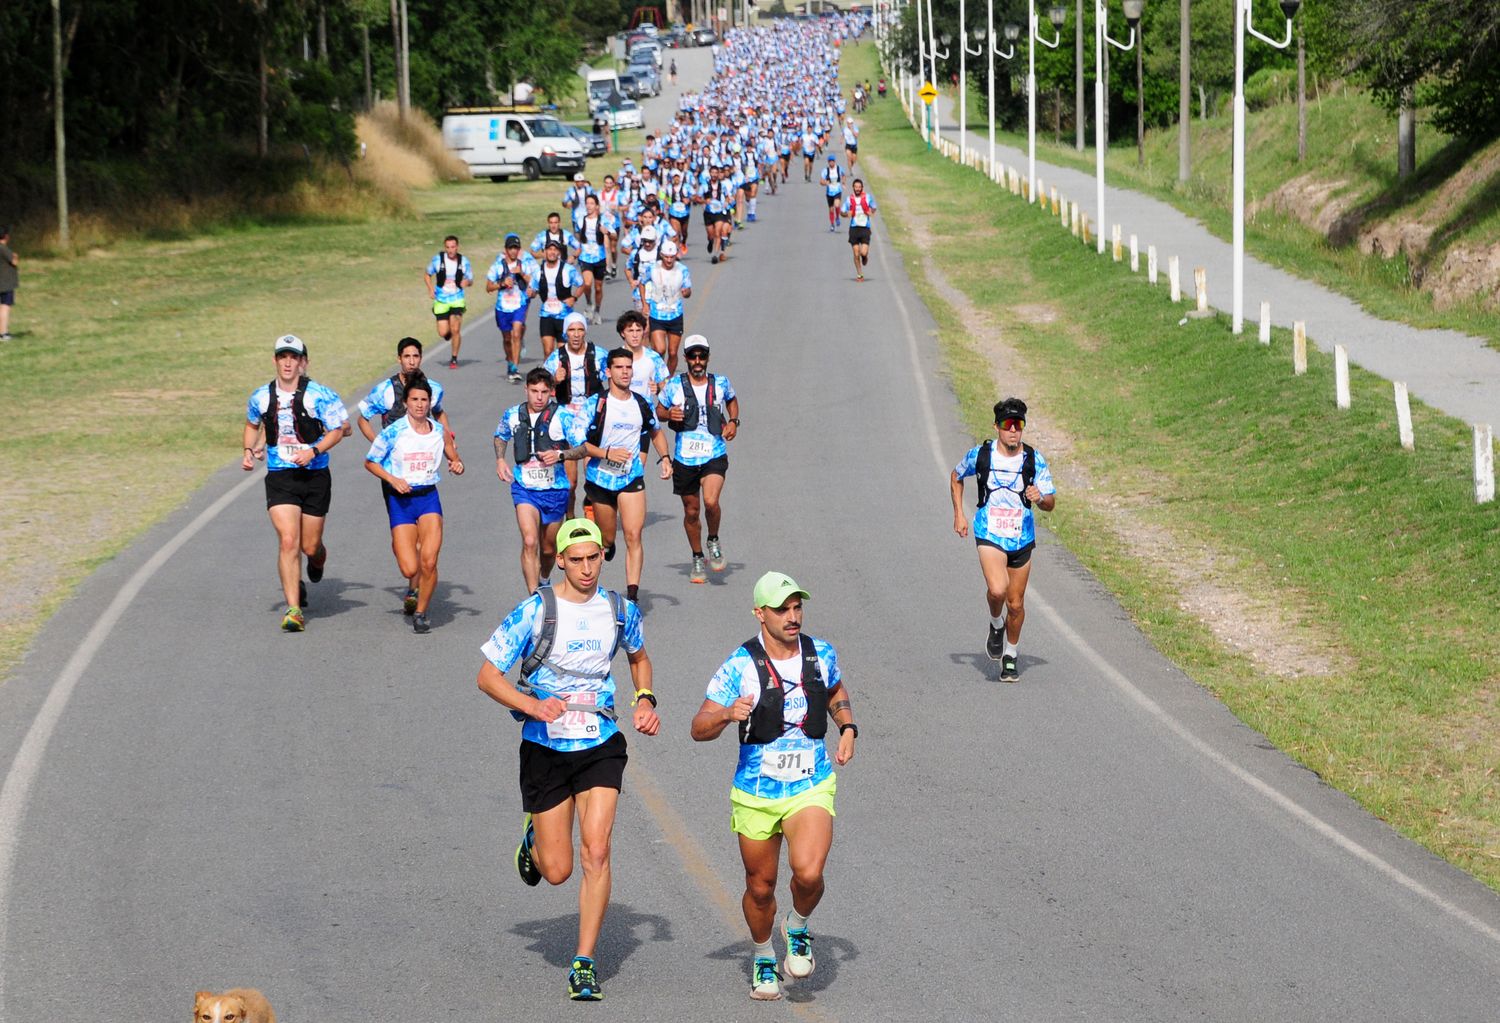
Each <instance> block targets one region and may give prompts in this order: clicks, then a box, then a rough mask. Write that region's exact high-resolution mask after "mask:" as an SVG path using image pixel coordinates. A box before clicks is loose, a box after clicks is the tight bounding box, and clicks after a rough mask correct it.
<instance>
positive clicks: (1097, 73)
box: [1094, 0, 1240, 255]
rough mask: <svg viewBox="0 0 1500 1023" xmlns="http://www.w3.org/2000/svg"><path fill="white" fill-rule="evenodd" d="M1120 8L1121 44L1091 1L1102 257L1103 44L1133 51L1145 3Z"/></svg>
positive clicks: (1137, 0) (1100, 1)
mask: <svg viewBox="0 0 1500 1023" xmlns="http://www.w3.org/2000/svg"><path fill="white" fill-rule="evenodd" d="M1235 2H1236V3H1238V2H1240V0H1235ZM1120 6H1121V7H1122V8H1123V9H1124V11H1125V22H1126V24H1128V25H1129V26H1130V39H1129V40H1127V41H1126V42H1123V43H1122V42H1120V41H1119V40H1118V39H1111V38H1110V37H1109V26H1108V25H1107V24H1106V23H1105V22H1106V19H1107V18H1108V17H1109V10H1108V8H1106V7H1105V6H1104V0H1094V154H1095V157H1094V163H1095V170H1094V178H1095V181H1094V192H1095V195H1094V200H1095V206H1096V208H1097V210H1098V218H1099V227H1098V230H1097V232H1096V234H1097V235H1098V238H1099V250H1098V251H1099V253H1100V254H1101V255H1102V254H1103V253H1104V235H1105V232H1106V231H1107V230H1108V226H1107V225H1106V224H1105V223H1104V151H1105V148H1106V143H1107V141H1108V140H1106V139H1105V137H1104V44H1105V43H1108V44H1109V45H1111V46H1113V47H1114V48H1115V49H1117V50H1122V51H1129V50H1133V49H1135V27H1136V25H1138V24H1140V20H1141V12H1142V11H1143V10H1145V8H1146V0H1123V2H1122V3H1121V4H1120Z"/></svg>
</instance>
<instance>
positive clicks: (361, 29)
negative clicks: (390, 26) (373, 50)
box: [359, 22, 374, 110]
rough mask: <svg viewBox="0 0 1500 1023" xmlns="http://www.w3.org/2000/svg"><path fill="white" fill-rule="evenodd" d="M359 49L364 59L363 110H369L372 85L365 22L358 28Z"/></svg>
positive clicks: (368, 43) (368, 28) (372, 96)
mask: <svg viewBox="0 0 1500 1023" xmlns="http://www.w3.org/2000/svg"><path fill="white" fill-rule="evenodd" d="M359 34H360V43H361V48H362V49H363V50H364V58H365V109H366V110H369V109H370V107H372V106H373V105H374V83H373V82H372V81H371V78H370V23H369V22H365V23H363V24H361V25H360V26H359Z"/></svg>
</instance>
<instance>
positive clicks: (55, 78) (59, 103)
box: [52, 0, 69, 251]
mask: <svg viewBox="0 0 1500 1023" xmlns="http://www.w3.org/2000/svg"><path fill="white" fill-rule="evenodd" d="M52 130H53V133H54V148H55V149H56V150H57V242H58V245H59V246H61V247H62V249H63V250H64V251H66V250H67V249H68V247H69V234H68V158H67V133H66V132H65V131H64V130H63V59H62V2H61V0H52Z"/></svg>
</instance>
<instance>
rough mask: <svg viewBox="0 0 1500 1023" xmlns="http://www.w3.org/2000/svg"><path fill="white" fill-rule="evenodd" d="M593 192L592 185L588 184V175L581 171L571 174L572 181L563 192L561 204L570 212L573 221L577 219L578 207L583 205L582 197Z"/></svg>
mask: <svg viewBox="0 0 1500 1023" xmlns="http://www.w3.org/2000/svg"><path fill="white" fill-rule="evenodd" d="M594 194H596V193H595V192H594V186H593V185H591V184H589V179H588V176H587V175H586V174H584V173H583V171H577V172H575V173H574V175H573V183H572V184H571V185H569V186H568V190H567V191H566V192H564V193H563V205H564V206H566V207H567V208H568V209H569V210H570V211H571V212H572V214H573V219H574V220H575V221H576V220H577V219H578V211H579V209H581V208H582V207H583V200H584V197H585V196H590V195H594Z"/></svg>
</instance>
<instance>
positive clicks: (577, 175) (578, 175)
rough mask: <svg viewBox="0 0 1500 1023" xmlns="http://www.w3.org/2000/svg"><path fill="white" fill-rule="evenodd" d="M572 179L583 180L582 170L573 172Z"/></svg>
mask: <svg viewBox="0 0 1500 1023" xmlns="http://www.w3.org/2000/svg"><path fill="white" fill-rule="evenodd" d="M573 180H574V181H583V180H584V177H583V171H577V172H576V173H574V175H573Z"/></svg>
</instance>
